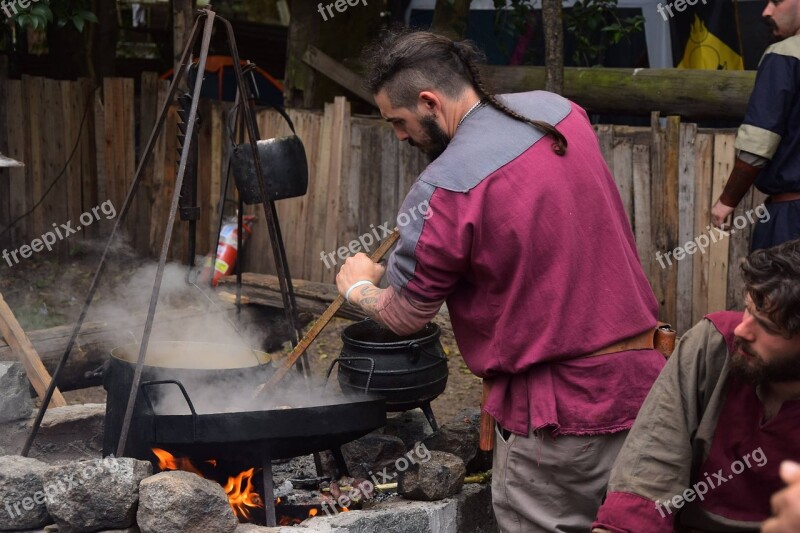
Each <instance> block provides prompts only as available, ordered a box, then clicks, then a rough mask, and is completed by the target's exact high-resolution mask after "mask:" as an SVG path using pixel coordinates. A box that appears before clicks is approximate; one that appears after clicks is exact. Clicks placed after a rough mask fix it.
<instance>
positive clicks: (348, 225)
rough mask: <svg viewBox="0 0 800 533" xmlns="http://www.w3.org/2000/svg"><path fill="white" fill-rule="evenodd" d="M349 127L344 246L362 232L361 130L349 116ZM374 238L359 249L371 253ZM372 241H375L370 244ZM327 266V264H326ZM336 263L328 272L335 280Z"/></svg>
mask: <svg viewBox="0 0 800 533" xmlns="http://www.w3.org/2000/svg"><path fill="white" fill-rule="evenodd" d="M347 118H348V120H347V123H348V126H347V129H348V134H347V137H348V139H347V140H348V143H347V145H346V147H345V151H346V153H347V155H348V157H346V158H345V162H346V167H345V168H344V169H343V171H342V177H341V180H342V181H341V184H340V190H341V196H340V197H339V208H340V213H341V216H340V217H339V234H338V238H337V241H338V242H339V243H341V245H342V246H347V245H348V243H350V242H351V241H353V240H354V239H358V238H359V237H361V235H362V234H361V233H359V231H358V223H359V218H360V217H359V207H360V206H359V199H360V191H361V173H362V168H361V130H360V129H359V128H357V127H351V126H350V120H349V117H347ZM374 240H375V239H374V238H372V239H369V240H367V238H365V239H364V240H363V241H361V242H363V247H366V249H364V248H363V247H362V244H361V243H359V249H360V251H361V252H364V253H367V254H369V253H370V252H371V251H372V250H373V249H375V248H377V246H378V244H379V243H378V242H374ZM370 241H373V242H372V243H371V244H370ZM326 266H327V265H326ZM334 267H335V265H331V268H329V269H328V272H329V273H331V274H333V277H332V278H331V277H330V276H329V277H328V279H332V280H333V281H335V273H336V272H337V271H338V269H336V268H334Z"/></svg>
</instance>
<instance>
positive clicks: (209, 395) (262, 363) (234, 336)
mask: <svg viewBox="0 0 800 533" xmlns="http://www.w3.org/2000/svg"><path fill="white" fill-rule="evenodd" d="M156 270H157V266H156V265H147V266H145V267H143V268H140V269H139V270H137V271H136V272H135V273H134V274H133V275H132V276H131V278H130V279H129V280H128V281H127V283H126V284H125V285H122V284H119V286H118V287H117V289H116V290H115V292H114V296H113V297H112V298H104V299H103V301H97V302H95V303H94V304H93V305H92V307H91V309H90V315H89V320H93V321H105V322H109V323H120V324H126V325H127V326H126V327H121V328H119V330H118V331H117V333H118V337H117V339H118V343H119V344H120V345H121V346H120V347H119V348H117V349H115V350H114V355H115V357H117V358H120V359H123V360H125V361H129V362H130V363H131V364H135V362H136V359H137V358H138V354H139V343H140V342H141V340H142V334H143V332H144V318H143V317H144V316H146V313H147V310H148V307H149V303H150V296H151V291H152V289H153V283H154V281H155V276H156ZM270 315H271V316H270ZM234 324H235V327H234ZM270 326H271V327H270ZM282 329H285V324H284V323H283V320H282V311H280V310H277V311H273V312H271V313H270V312H267V315H264V314H259V311H257V310H254V309H252V308H249V307H248V306H244V307H243V309H242V313H241V316H240V317H236V315H235V312H234V311H231V310H229V309H223V304H221V303H219V302H218V300H217V298H216V296H215V295H214V294H213V293H210V292H209V289H208V288H207V287H203V286H202V285H201V284H200V283H199V282H198V283H195V284H191V283H187V281H186V267H185V266H182V265H177V264H170V265H167V266H166V268H165V270H164V276H163V281H162V284H161V290H160V293H159V299H158V306H157V307H156V316H155V320H154V322H153V330H152V334H151V336H150V342H149V344H148V352H147V356H146V359H145V365H146V368H145V371H144V373H143V377H142V380H143V381H148V380H158V379H178V380H180V381H181V383H182V384H183V385H184V386H185V387H186V390H187V392H188V394H189V396H190V398H191V400H192V403H193V404H194V406H195V409H196V410H197V412H198V413H220V412H235V411H243V410H247V411H252V410H262V409H271V408H290V407H291V408H294V407H300V406H310V405H324V404H327V403H331V402H333V403H340V402H341V401H342V399H341V397H339V399H338V400H333V399H332V398H331V394H330V393H328V394H325V393H324V391H323V386H322V384H317V385H310V386H309V385H306V384H305V382H304V381H303V380H302V379H300V377H299V374H296V373H295V372H290V374H289V375H287V376H286V378H285V379H284V380H283V381H282V382H281V384H280V391H265V393H264V394H263V395H262V396H261V397H260V398H258V399H257V400H253V399H252V394H253V392H254V391H255V389H256V387H257V386H258V385H259V384H261V383H263V382H265V381H266V380H267V379H268V378H269V376H270V375H271V374H272V372H273V366H272V364H271V359H272V357H271V355H270V354H268V353H265V351H262V348H264V347H265V346H269V345H271V346H275V345H279V344H280V343H279V342H278V341H279V340H278V339H275V338H274V337H275V332H276V331H280V330H282ZM237 330H238V331H237ZM176 341H177V342H176ZM209 343H212V344H209ZM198 369H202V370H198ZM317 378H318V380H319V378H320V376H317ZM337 388H338V387H337V386H336V385H335V384H331V385H330V386H329V387H328V389H329V390H330V391H334V390H335V389H337ZM150 397H151V398H152V399H153V401H154V402H155V406H154V409H155V412H156V413H159V414H188V413H189V412H190V411H189V408H188V406H187V404H186V401H185V400H184V398H183V395H182V394H181V393H180V391H179V389H178V387H177V386H175V385H158V386H153V387H151V388H150Z"/></svg>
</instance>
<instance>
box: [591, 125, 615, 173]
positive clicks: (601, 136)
mask: <svg viewBox="0 0 800 533" xmlns="http://www.w3.org/2000/svg"><path fill="white" fill-rule="evenodd" d="M594 131H595V134H596V135H597V142H598V143H599V144H600V151H601V152H602V153H603V159H605V160H606V165H608V168H609V169H610V170H611V169H613V168H614V129H613V126H611V125H609V124H599V125H597V126H595V127H594ZM612 171H613V170H612Z"/></svg>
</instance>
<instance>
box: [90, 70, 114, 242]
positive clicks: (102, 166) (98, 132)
mask: <svg viewBox="0 0 800 533" xmlns="http://www.w3.org/2000/svg"><path fill="white" fill-rule="evenodd" d="M108 83H109V79H108V78H105V79H104V80H103V92H104V93H105V91H106V90H107V89H106V88H107V87H110V86H109V85H108ZM108 91H109V92H110V89H108ZM105 106H106V104H105V100H104V98H103V97H102V96H101V94H100V91H98V92H96V93H95V98H94V132H95V157H96V159H95V161H96V162H97V196H96V197H97V200H98V201H100V198H102V199H103V201H105V200H107V199H108V198H109V197H110V194H109V193H110V191H109V188H108V181H109V174H110V172H111V169H110V168H109V162H110V161H111V160H112V159H109V157H110V156H111V154H107V152H108V147H107V146H106V110H105ZM95 231H97V232H98V233H97V235H99V228H98V227H95Z"/></svg>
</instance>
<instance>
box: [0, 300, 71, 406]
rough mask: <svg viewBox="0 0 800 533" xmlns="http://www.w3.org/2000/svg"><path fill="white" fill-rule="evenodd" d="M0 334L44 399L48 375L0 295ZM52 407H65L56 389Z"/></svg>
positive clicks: (65, 401)
mask: <svg viewBox="0 0 800 533" xmlns="http://www.w3.org/2000/svg"><path fill="white" fill-rule="evenodd" d="M0 334H2V335H3V338H5V340H6V342H7V343H8V345H9V346H10V347H11V350H12V351H13V352H14V353H15V354H16V355H17V357H18V358H19V360H20V361H21V362H22V364H23V365H24V366H25V373H26V374H27V375H28V380H29V381H30V382H31V385H33V388H34V389H35V390H36V394H37V395H38V396H39V398H44V396H45V393H46V392H47V387H49V386H50V381H52V378H51V377H50V373H49V372H47V369H46V368H45V367H44V363H42V360H41V358H40V357H39V354H38V353H36V348H34V347H33V344H31V341H30V339H28V336H27V335H26V334H25V331H24V330H23V329H22V326H20V324H19V322H18V321H17V318H16V317H15V316H14V313H13V312H11V308H10V307H9V306H8V304H7V303H6V301H5V300H4V299H3V295H2V294H0ZM50 405H51V406H52V407H63V406H65V405H67V400H65V399H64V396H63V395H62V394H61V392H60V391H59V390H58V389H56V390H55V392H54V393H53V399H52V400H51V401H50Z"/></svg>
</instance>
